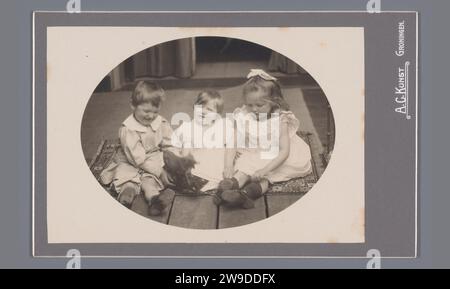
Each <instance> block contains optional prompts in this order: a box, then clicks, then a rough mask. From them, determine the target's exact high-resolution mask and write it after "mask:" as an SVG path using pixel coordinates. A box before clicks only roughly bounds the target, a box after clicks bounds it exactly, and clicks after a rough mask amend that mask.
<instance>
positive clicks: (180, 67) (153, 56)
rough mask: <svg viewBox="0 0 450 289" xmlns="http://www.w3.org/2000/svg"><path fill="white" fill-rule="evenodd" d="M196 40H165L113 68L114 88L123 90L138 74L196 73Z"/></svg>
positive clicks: (185, 75) (180, 74) (168, 74)
mask: <svg viewBox="0 0 450 289" xmlns="http://www.w3.org/2000/svg"><path fill="white" fill-rule="evenodd" d="M195 55H196V53H195V39H194V38H185V39H178V40H173V41H170V42H165V43H162V44H159V45H157V46H153V47H150V48H148V49H145V50H143V51H141V52H139V53H137V54H135V55H133V56H132V57H130V58H128V59H127V60H126V61H124V62H122V63H121V64H120V65H118V66H117V67H116V68H114V69H113V70H112V71H111V72H110V74H109V78H110V80H111V89H112V90H117V89H120V88H121V87H122V86H123V85H124V84H125V83H126V82H130V81H134V80H135V79H136V78H139V77H166V76H173V77H178V78H189V77H191V76H192V75H193V74H194V72H195V62H196V59H195V58H196V57H195Z"/></svg>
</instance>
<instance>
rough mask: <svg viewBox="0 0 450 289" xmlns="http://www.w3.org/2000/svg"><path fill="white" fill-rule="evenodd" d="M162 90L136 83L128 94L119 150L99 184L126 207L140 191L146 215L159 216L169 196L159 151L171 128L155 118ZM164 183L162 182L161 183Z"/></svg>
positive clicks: (160, 101)
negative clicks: (128, 105) (111, 189)
mask: <svg viewBox="0 0 450 289" xmlns="http://www.w3.org/2000/svg"><path fill="white" fill-rule="evenodd" d="M163 97H164V91H163V89H162V88H161V87H160V86H159V85H158V84H156V83H153V82H150V81H139V82H138V83H137V84H136V87H135V88H134V91H133V93H132V95H131V109H132V111H133V113H132V114H131V115H130V116H128V117H127V118H126V119H125V120H124V121H123V123H122V125H121V126H120V128H119V139H120V149H119V150H118V152H117V154H116V156H115V160H114V161H113V162H112V163H111V164H110V165H109V166H108V167H107V168H106V169H105V170H104V171H103V172H102V173H101V176H100V180H101V182H102V183H103V184H109V183H111V182H112V183H113V185H114V187H115V189H116V191H117V192H118V193H119V195H118V197H117V199H118V201H119V202H120V203H122V204H123V205H125V206H127V207H130V206H131V204H132V202H133V200H134V198H135V197H136V196H137V195H138V194H139V193H140V191H141V190H142V191H143V193H144V196H145V199H146V200H147V202H148V204H149V212H148V213H149V214H150V215H159V214H161V212H162V211H163V210H164V208H165V207H166V206H167V205H168V203H169V202H170V201H171V198H172V197H173V195H171V194H173V192H170V191H169V190H166V191H163V193H161V194H160V191H161V190H162V189H164V187H165V185H166V182H167V175H166V172H165V171H164V170H163V166H164V163H163V153H162V151H161V149H162V148H163V147H164V146H167V145H170V137H171V135H172V129H171V127H170V124H169V123H168V122H167V120H165V119H164V118H163V117H162V116H160V115H159V110H160V108H161V103H162V101H163ZM163 181H164V182H163Z"/></svg>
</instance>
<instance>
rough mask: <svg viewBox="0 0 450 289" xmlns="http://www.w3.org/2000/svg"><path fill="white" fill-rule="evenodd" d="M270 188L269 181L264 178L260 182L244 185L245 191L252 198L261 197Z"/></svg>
mask: <svg viewBox="0 0 450 289" xmlns="http://www.w3.org/2000/svg"><path fill="white" fill-rule="evenodd" d="M268 189H269V181H268V180H267V179H262V180H261V181H259V182H250V183H248V184H247V185H245V187H244V191H245V193H246V194H247V196H249V197H250V198H251V199H252V200H256V199H258V198H259V197H261V196H262V195H263V194H264V193H266V192H267V190H268Z"/></svg>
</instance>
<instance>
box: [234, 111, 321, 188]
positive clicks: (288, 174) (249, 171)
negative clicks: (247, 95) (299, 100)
mask: <svg viewBox="0 0 450 289" xmlns="http://www.w3.org/2000/svg"><path fill="white" fill-rule="evenodd" d="M277 113H278V116H275V117H278V118H279V119H276V121H278V123H279V124H280V125H281V123H287V125H288V132H289V138H290V151H289V156H288V158H287V159H286V160H285V162H284V163H283V164H281V165H280V166H279V167H278V168H276V169H275V170H273V171H272V172H270V173H269V174H268V175H267V176H266V178H267V179H268V180H269V182H270V183H275V182H282V181H287V180H290V179H293V178H297V177H303V176H306V175H308V174H310V173H311V169H312V167H311V151H310V148H309V146H308V144H307V143H306V142H305V141H304V140H303V139H302V138H300V137H299V136H298V135H297V131H298V128H299V120H298V119H297V118H296V117H295V115H294V114H293V113H292V112H291V111H277ZM234 117H235V120H236V122H239V121H241V122H245V123H246V124H248V125H247V128H249V127H251V126H252V125H253V126H258V125H259V127H260V128H261V123H262V122H263V121H264V120H260V121H257V120H256V119H254V118H253V117H251V116H250V115H249V114H248V112H247V110H246V108H245V106H243V107H240V108H237V109H236V110H235V111H234ZM271 120H272V119H271V118H269V119H267V120H265V121H266V122H268V123H267V128H268V129H265V130H262V129H259V131H258V130H251V129H245V130H239V129H238V130H237V131H236V133H237V134H241V137H242V138H245V140H246V142H247V146H246V148H239V147H238V149H237V151H238V158H237V160H236V163H235V168H236V169H237V170H238V171H241V172H243V173H244V174H246V175H249V176H251V175H253V174H254V173H255V172H256V171H257V170H260V169H263V168H264V167H265V166H267V165H268V164H269V163H270V162H271V161H272V159H268V158H264V157H262V154H261V152H264V151H266V152H267V149H266V150H264V149H262V148H261V147H260V146H259V145H258V144H259V143H258V139H259V138H260V134H267V135H264V137H265V138H266V139H271V138H270V137H271V129H270V123H271ZM275 123H276V122H275ZM278 129H279V128H278ZM249 147H256V148H249Z"/></svg>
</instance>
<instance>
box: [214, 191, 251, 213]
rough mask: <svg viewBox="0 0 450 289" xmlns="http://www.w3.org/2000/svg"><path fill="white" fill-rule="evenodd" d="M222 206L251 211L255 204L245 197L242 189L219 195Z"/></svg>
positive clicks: (245, 193) (245, 194)
mask: <svg viewBox="0 0 450 289" xmlns="http://www.w3.org/2000/svg"><path fill="white" fill-rule="evenodd" d="M221 199H222V201H223V204H224V205H225V206H227V207H233V208H234V207H238V208H239V207H241V208H244V209H251V208H254V207H255V203H254V202H253V200H252V199H250V197H249V196H248V195H247V192H246V191H245V190H244V189H238V190H226V191H223V192H222V194H221Z"/></svg>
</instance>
